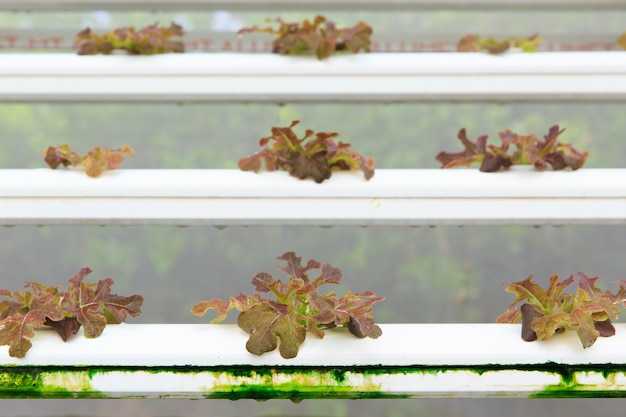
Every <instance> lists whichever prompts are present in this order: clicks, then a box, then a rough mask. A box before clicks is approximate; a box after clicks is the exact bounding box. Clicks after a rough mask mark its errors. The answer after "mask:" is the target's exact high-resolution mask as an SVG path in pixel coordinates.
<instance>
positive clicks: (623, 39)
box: [617, 32, 626, 49]
mask: <svg viewBox="0 0 626 417" xmlns="http://www.w3.org/2000/svg"><path fill="white" fill-rule="evenodd" d="M617 46H619V47H620V48H622V49H626V32H624V33H622V36H620V37H619V39H618V40H617Z"/></svg>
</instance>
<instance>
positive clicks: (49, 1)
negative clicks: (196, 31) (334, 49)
mask: <svg viewBox="0 0 626 417" xmlns="http://www.w3.org/2000/svg"><path fill="white" fill-rule="evenodd" d="M624 8H626V2H624V1H623V0H595V1H593V2H590V1H588V0H468V1H464V0H387V1H382V0H316V1H312V0H178V1H176V2H172V1H169V0H56V1H55V0H21V1H19V2H15V1H11V0H0V10H7V11H59V10H80V11H82V10H150V11H151V10H177V11H182V10H232V11H251V10H254V11H260V10H263V11H265V10H266V11H284V10H314V11H315V10H317V11H319V10H321V11H330V10H338V11H346V10H347V11H354V10H356V9H358V10H363V11H367V10H372V11H374V10H376V11H404V10H446V9H451V10H573V9H582V10H588V9H593V10H616V9H617V10H620V9H624Z"/></svg>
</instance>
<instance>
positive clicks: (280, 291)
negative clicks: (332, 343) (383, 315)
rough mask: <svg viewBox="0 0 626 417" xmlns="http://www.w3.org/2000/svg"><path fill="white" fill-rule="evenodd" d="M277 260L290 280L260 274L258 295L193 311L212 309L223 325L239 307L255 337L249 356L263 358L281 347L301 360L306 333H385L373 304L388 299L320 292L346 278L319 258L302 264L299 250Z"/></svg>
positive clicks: (212, 302)
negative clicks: (335, 329) (336, 329)
mask: <svg viewBox="0 0 626 417" xmlns="http://www.w3.org/2000/svg"><path fill="white" fill-rule="evenodd" d="M276 259H278V260H279V261H284V262H285V263H286V265H285V266H281V265H277V267H276V268H277V269H278V270H280V271H282V272H284V273H285V274H287V275H288V276H289V278H288V280H287V281H286V282H283V281H282V280H280V279H275V278H274V277H272V276H271V275H270V274H268V273H266V272H261V273H259V274H257V275H256V276H255V277H254V278H253V279H252V285H254V289H255V290H256V291H257V293H255V294H254V295H251V296H250V295H246V294H244V293H241V294H239V295H238V296H236V297H231V298H230V299H229V300H227V301H222V300H221V299H219V298H214V299H212V300H209V301H201V302H200V303H198V304H196V305H195V306H194V307H193V308H192V309H191V312H192V313H193V314H195V315H196V316H203V315H204V314H205V313H206V312H207V311H208V310H216V311H217V317H216V318H215V319H213V321H212V322H211V323H219V322H220V321H222V320H224V319H225V318H226V315H227V313H228V312H229V311H230V310H232V309H233V308H236V309H237V310H238V311H240V314H239V318H238V320H237V324H238V325H239V327H240V328H241V329H243V330H244V331H245V332H246V333H248V334H249V335H250V338H249V339H248V342H247V343H246V349H247V350H248V352H250V353H253V354H255V355H262V354H263V353H265V352H271V351H273V350H274V349H276V348H277V347H278V350H279V352H280V355H281V356H282V357H283V358H285V359H290V358H295V357H296V355H297V354H298V349H299V347H300V345H301V344H302V343H303V342H304V340H305V339H306V334H307V331H308V332H310V333H312V334H314V335H315V336H317V337H319V338H323V337H324V329H327V328H332V327H338V326H344V327H347V328H348V330H349V331H350V333H352V334H353V335H355V336H357V337H359V338H363V337H371V338H373V339H376V338H378V337H379V336H380V335H382V330H381V329H380V327H378V326H377V325H376V324H375V322H374V317H373V313H372V306H373V304H374V303H377V302H379V301H382V300H383V299H384V298H383V297H376V295H375V294H374V293H373V292H371V291H365V292H359V293H354V294H353V293H351V292H347V293H346V294H345V295H344V296H343V297H338V296H337V295H336V294H335V293H334V292H330V293H327V294H320V293H319V292H318V288H319V287H321V286H322V285H326V284H339V283H340V282H341V278H342V276H343V274H342V272H341V270H340V269H339V268H336V267H334V266H332V265H330V264H329V263H320V262H318V261H315V260H309V261H308V262H307V263H306V265H304V266H303V265H302V258H301V257H298V256H296V254H295V253H294V252H287V253H285V254H283V255H282V256H279V257H278V258H276ZM312 270H318V271H319V274H318V275H317V277H315V278H314V279H310V278H309V275H310V271H312ZM259 293H272V294H273V295H274V298H275V300H274V299H268V298H263V297H262V296H261V295H260V294H259ZM279 341H280V343H279Z"/></svg>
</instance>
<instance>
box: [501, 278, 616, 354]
mask: <svg viewBox="0 0 626 417" xmlns="http://www.w3.org/2000/svg"><path fill="white" fill-rule="evenodd" d="M597 280H598V277H594V278H589V277H588V276H587V275H585V274H584V273H582V272H578V274H577V279H576V278H575V277H574V275H573V274H572V275H571V276H570V277H569V278H568V279H565V280H561V281H559V276H558V275H553V276H552V277H550V284H549V285H548V288H547V289H543V288H542V287H541V286H540V285H539V284H537V283H536V282H534V281H533V276H532V275H530V276H529V277H528V278H526V279H525V280H523V281H519V282H512V283H509V284H507V287H506V291H507V292H510V293H512V294H513V295H515V297H516V299H515V301H514V302H513V303H512V304H511V305H510V306H509V307H508V309H507V311H506V312H505V313H503V314H502V315H500V316H499V317H498V319H497V322H498V323H518V322H520V321H521V322H522V339H523V340H525V341H528V342H531V341H533V340H537V339H538V340H548V339H550V338H551V337H552V336H554V335H555V334H556V333H560V332H563V331H565V330H567V329H570V328H572V329H576V333H577V334H578V338H579V339H580V342H581V343H582V345H583V347H584V348H588V347H590V346H592V345H593V344H594V343H595V341H596V339H597V338H598V337H599V336H602V337H609V336H613V335H614V334H615V327H613V324H612V323H611V320H615V319H617V318H618V317H619V314H620V308H619V307H618V304H619V303H624V299H625V298H626V281H619V282H618V284H619V290H618V291H617V293H615V294H613V293H611V292H609V291H602V290H601V289H599V288H597V287H596V281H597ZM575 282H577V285H576V290H575V292H574V293H573V294H572V293H564V291H565V289H566V288H567V287H568V286H570V285H572V284H574V283H575ZM518 303H523V304H522V305H521V306H517V307H515V306H516V304H518ZM514 307H515V308H514Z"/></svg>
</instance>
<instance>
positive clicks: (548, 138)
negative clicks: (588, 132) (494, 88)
mask: <svg viewBox="0 0 626 417" xmlns="http://www.w3.org/2000/svg"><path fill="white" fill-rule="evenodd" d="M564 131H565V129H559V126H558V125H554V126H552V127H551V128H550V131H549V132H548V134H547V135H545V136H544V137H543V138H544V139H543V140H541V139H539V138H538V137H537V136H535V135H528V136H522V135H518V134H517V133H514V132H512V131H510V130H509V129H506V130H505V131H503V132H500V133H499V136H500V140H501V141H502V144H501V145H500V146H494V145H487V138H488V136H487V135H482V136H479V137H478V139H476V141H475V142H473V141H471V140H470V139H468V137H467V132H466V130H465V128H463V129H461V130H460V131H459V134H458V138H459V140H460V141H461V143H462V144H463V146H464V147H465V150H464V151H463V152H458V153H450V152H445V151H444V152H440V153H439V154H438V155H437V157H436V159H437V161H439V162H441V164H442V168H455V167H460V166H470V165H471V164H473V163H475V162H478V163H480V171H482V172H495V171H498V170H500V169H501V168H504V169H506V168H508V167H510V166H511V165H534V167H535V168H536V169H537V170H539V171H543V170H545V169H546V168H547V167H548V165H550V166H551V167H552V169H553V170H555V171H556V170H561V169H565V168H567V167H569V168H572V169H573V170H576V169H578V168H580V167H582V166H583V164H584V163H585V161H586V160H587V156H588V152H587V151H584V152H579V151H577V150H576V149H574V147H573V146H572V145H569V144H562V143H560V142H557V138H558V137H559V135H560V134H561V133H563V132H564ZM511 145H514V146H515V148H514V150H512V151H511V152H509V147H510V146H511Z"/></svg>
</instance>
